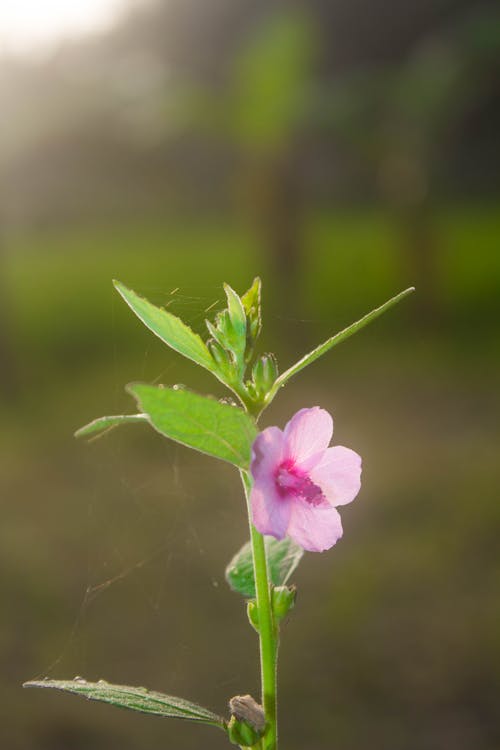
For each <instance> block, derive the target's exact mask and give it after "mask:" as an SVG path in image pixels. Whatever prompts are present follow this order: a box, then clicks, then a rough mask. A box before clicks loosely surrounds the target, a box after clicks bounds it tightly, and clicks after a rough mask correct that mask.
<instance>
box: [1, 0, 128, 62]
mask: <svg viewBox="0 0 500 750" xmlns="http://www.w3.org/2000/svg"><path fill="white" fill-rule="evenodd" d="M125 5H130V2H128V3H127V2H126V0H69V1H68V0H0V53H1V52H7V53H22V54H26V53H28V54H29V53H33V52H35V53H37V52H39V51H43V50H44V49H48V48H50V47H52V46H54V45H55V44H57V43H58V42H60V41H62V40H64V39H67V38H71V37H74V36H81V35H82V34H86V33H88V32H92V31H98V30H99V29H101V28H106V27H107V26H109V25H110V24H111V23H112V22H113V21H114V20H115V18H116V16H117V14H118V12H119V11H120V10H121V9H122V8H123V7H124V6H125Z"/></svg>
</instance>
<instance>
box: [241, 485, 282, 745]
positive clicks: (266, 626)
mask: <svg viewBox="0 0 500 750" xmlns="http://www.w3.org/2000/svg"><path fill="white" fill-rule="evenodd" d="M241 478H242V480H243V486H244V488H245V497H246V500H247V508H248V519H249V524H250V539H251V543H252V554H253V568H254V577H255V590H256V594H257V608H258V612H259V644H260V674H261V684H262V706H263V708H264V714H265V717H266V722H267V731H266V734H265V736H264V738H263V747H264V750H277V748H278V726H277V694H276V687H277V684H276V677H277V674H276V667H277V655H278V637H277V633H276V628H275V625H274V618H273V613H272V608H271V590H270V586H269V576H268V571H267V560H266V548H265V546H264V537H263V536H262V534H260V533H259V532H258V531H257V529H256V528H255V526H254V525H253V523H252V520H251V513H250V490H251V488H252V481H251V479H250V476H249V474H248V473H247V472H245V471H242V472H241Z"/></svg>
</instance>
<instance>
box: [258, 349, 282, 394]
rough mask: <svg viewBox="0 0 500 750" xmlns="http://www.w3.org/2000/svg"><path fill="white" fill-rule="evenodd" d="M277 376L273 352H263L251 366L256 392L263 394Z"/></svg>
mask: <svg viewBox="0 0 500 750" xmlns="http://www.w3.org/2000/svg"><path fill="white" fill-rule="evenodd" d="M277 377H278V365H277V364H276V359H275V357H274V354H263V355H262V356H261V357H259V359H258V360H257V361H256V362H255V364H254V366H253V368H252V379H253V382H254V384H255V389H256V391H257V392H258V393H260V394H262V395H265V394H266V393H267V392H268V391H269V389H270V388H271V386H272V385H273V383H274V381H275V380H276V378H277Z"/></svg>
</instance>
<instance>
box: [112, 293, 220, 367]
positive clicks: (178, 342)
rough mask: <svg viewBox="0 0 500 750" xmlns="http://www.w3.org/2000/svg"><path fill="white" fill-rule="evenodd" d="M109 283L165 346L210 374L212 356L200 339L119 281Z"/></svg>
mask: <svg viewBox="0 0 500 750" xmlns="http://www.w3.org/2000/svg"><path fill="white" fill-rule="evenodd" d="M113 284H114V285H115V288H116V289H117V291H118V292H119V293H120V294H121V296H122V297H123V299H124V300H125V302H126V303H127V305H128V306H129V307H130V308H131V310H133V312H134V313H135V314H136V315H137V317H138V318H139V319H140V320H142V322H143V323H144V325H146V326H147V327H148V328H149V330H150V331H153V333H154V334H155V335H156V336H158V337H159V338H160V339H161V340H162V341H163V342H164V343H165V344H167V345H168V346H170V347H171V348H172V349H174V350H175V351H176V352H179V354H182V355H183V356H184V357H187V358H188V359H191V360H192V361H193V362H196V364H198V365H201V366H202V367H205V368H206V369H207V370H210V372H213V371H214V363H213V361H212V357H211V356H210V352H209V351H208V349H207V347H206V346H205V344H204V343H203V341H202V339H201V338H200V336H198V334H197V333H194V332H193V331H192V330H191V328H189V326H187V325H186V324H185V323H183V322H182V320H181V319H180V318H177V317H176V316H175V315H172V313H169V312H167V311H166V310H163V309H162V308H160V307H155V305H152V304H151V302H148V300H147V299H144V298H143V297H140V296H139V295H138V294H136V293H135V292H133V291H132V290H131V289H127V287H126V286H124V285H123V284H121V283H120V282H119V281H114V282H113Z"/></svg>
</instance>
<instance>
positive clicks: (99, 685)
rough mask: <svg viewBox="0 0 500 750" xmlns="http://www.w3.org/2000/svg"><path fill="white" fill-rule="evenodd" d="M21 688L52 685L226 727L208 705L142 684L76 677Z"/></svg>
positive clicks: (156, 713) (149, 711)
mask: <svg viewBox="0 0 500 750" xmlns="http://www.w3.org/2000/svg"><path fill="white" fill-rule="evenodd" d="M23 687H28V688H30V687H37V688H52V689H54V690H62V691H63V692H65V693H73V694H75V695H81V696H83V697H84V698H88V699H89V700H92V701H101V702H103V703H109V704H110V705H112V706H117V707H118V708H125V709H128V710H130V711H139V712H140V713H144V714H152V715H154V716H162V717H165V718H171V719H184V720H186V721H195V722H200V723H202V724H211V725H213V726H217V727H220V728H221V729H224V728H225V722H224V719H223V718H222V717H221V716H217V714H214V713H213V712H212V711H209V710H208V709H207V708H203V707H202V706H198V705H197V704H196V703H191V702H190V701H185V700H183V699H182V698H176V697H174V696H172V695H164V694H163V693H157V692H155V691H153V690H148V689H147V688H144V687H131V686H129V685H110V684H109V683H107V682H105V681H104V680H100V681H99V682H87V681H86V680H84V679H82V678H78V679H75V680H34V681H30V682H25V683H24V685H23Z"/></svg>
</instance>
